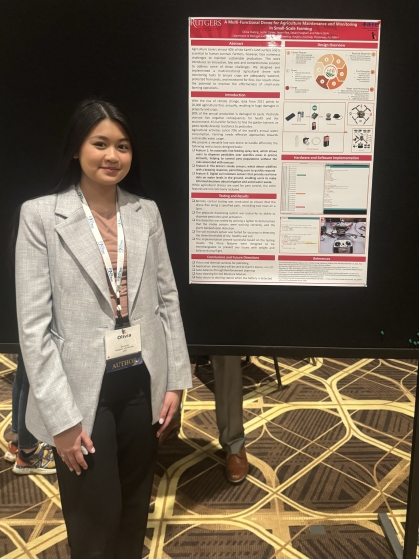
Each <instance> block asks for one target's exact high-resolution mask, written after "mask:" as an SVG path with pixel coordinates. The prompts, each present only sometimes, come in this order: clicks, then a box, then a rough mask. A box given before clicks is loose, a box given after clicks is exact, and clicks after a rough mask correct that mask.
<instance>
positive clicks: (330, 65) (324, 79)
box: [314, 54, 348, 89]
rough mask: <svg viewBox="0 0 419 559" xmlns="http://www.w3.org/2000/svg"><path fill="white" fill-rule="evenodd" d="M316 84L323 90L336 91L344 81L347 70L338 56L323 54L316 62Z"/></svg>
mask: <svg viewBox="0 0 419 559" xmlns="http://www.w3.org/2000/svg"><path fill="white" fill-rule="evenodd" d="M314 75H315V76H316V82H317V83H318V84H319V86H320V87H323V88H324V89H337V88H338V87H340V86H341V85H342V84H343V82H344V81H345V80H346V76H347V75H348V68H347V66H346V64H345V61H344V60H343V57H342V56H341V55H339V54H325V55H324V56H321V57H320V58H319V59H318V61H317V62H316V66H315V70H314Z"/></svg>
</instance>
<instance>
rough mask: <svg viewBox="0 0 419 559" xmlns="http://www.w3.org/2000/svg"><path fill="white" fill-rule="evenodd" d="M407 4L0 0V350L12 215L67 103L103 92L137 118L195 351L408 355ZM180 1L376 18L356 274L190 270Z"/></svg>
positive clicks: (412, 299)
mask: <svg viewBox="0 0 419 559" xmlns="http://www.w3.org/2000/svg"><path fill="white" fill-rule="evenodd" d="M418 11H419V10H418V2H417V0H400V1H399V2H397V3H394V2H383V1H382V0H371V1H370V2H364V1H363V0H351V2H347V1H343V0H334V1H333V2H332V1H330V0H323V1H322V2H312V1H309V0H293V1H292V2H281V1H274V0H257V1H256V0H252V1H251V0H241V1H238V0H229V2H226V1H219V0H211V1H196V0H195V1H190V0H176V1H175V0H173V1H171V2H170V1H167V0H166V1H163V0H153V1H150V2H144V1H139V0H136V1H132V0H119V1H116V0H100V1H98V0H88V1H86V0H84V1H83V2H79V1H74V0H73V1H72V2H69V3H64V2H56V1H51V0H43V1H35V0H30V1H29V0H22V1H21V2H11V1H10V0H8V1H4V2H2V4H1V7H0V30H1V32H0V41H1V57H0V60H1V63H0V64H1V74H0V76H1V82H0V88H1V99H2V103H1V123H0V130H1V159H2V166H1V173H0V176H1V195H2V209H3V217H2V219H1V222H0V238H1V243H0V251H1V254H0V256H1V263H2V265H1V270H2V273H1V281H0V304H1V310H2V315H1V316H2V319H1V321H0V350H2V351H12V350H13V349H16V346H14V345H12V344H15V343H17V342H18V336H17V327H16V318H15V305H14V286H13V280H12V277H13V274H12V270H11V265H10V263H9V261H8V259H7V237H8V235H9V233H10V227H11V225H10V219H11V217H12V214H13V212H14V211H15V209H16V208H17V207H18V206H19V204H21V203H22V202H23V201H24V200H26V199H27V198H30V197H32V196H36V195H40V194H43V193H45V192H46V191H47V190H48V188H50V186H51V181H52V178H53V174H54V169H55V162H56V160H57V157H58V154H59V152H60V145H61V140H62V132H63V129H64V127H65V124H66V122H67V119H68V117H69V115H70V113H71V112H72V110H73V108H74V106H75V104H76V103H77V102H78V101H79V100H81V99H82V98H84V97H87V96H92V95H100V96H102V97H103V98H106V99H109V100H111V101H114V102H116V103H117V104H120V105H122V107H123V108H124V109H125V110H126V111H127V112H128V113H129V114H130V115H131V117H132V119H133V120H134V123H135V125H136V127H137V129H138V131H139V136H140V145H141V159H142V164H143V174H142V176H143V184H144V186H145V188H146V189H147V191H148V193H149V196H150V197H151V198H153V199H155V200H156V202H157V203H158V205H159V207H160V210H161V213H162V216H163V221H164V224H165V228H166V234H167V239H168V245H169V250H170V254H171V258H172V262H173V267H174V271H175V275H176V280H177V284H178V288H179V292H180V300H181V306H182V312H183V317H184V323H185V328H186V334H187V340H188V343H189V344H190V348H191V352H192V353H211V352H212V353H216V352H218V353H243V354H245V353H264V352H270V354H271V355H274V354H286V353H288V354H295V355H309V354H312V355H314V354H315V353H317V354H318V355H320V354H322V355H331V354H336V355H341V356H344V355H354V356H362V355H368V356H371V357H373V356H382V357H384V356H386V355H388V356H393V357H396V356H399V357H402V356H404V357H409V356H410V357H415V356H416V353H415V349H414V345H413V341H416V340H417V341H418V342H419V336H418V335H417V332H419V320H418V307H419V305H418V303H419V289H418V287H417V282H418V261H419V251H418V247H419V234H418V230H419V227H418V221H419V220H418V206H419V188H418V184H417V158H418V156H417V147H418V142H417V126H418V122H419V120H418V110H417V108H418V101H417V99H418V85H419V80H418V77H417V76H418V73H417V66H418V64H417V61H418V60H419V58H418V48H417V29H416V26H417V21H418V17H417V16H418ZM189 16H205V17H207V16H208V17H210V16H211V17H212V16H214V17H272V18H286V17H292V18H350V19H381V20H382V37H381V52H380V67H379V87H378V114H377V126H376V140H375V144H376V145H375V165H374V182H373V196H372V215H371V231H370V253H369V272H368V287H366V288H336V287H330V288H327V287H284V286H253V287H252V286H223V285H193V286H190V285H189V283H188V40H187V37H188V27H187V26H188V17H189ZM381 331H384V336H383V335H382V334H381V333H380V332H381ZM409 339H411V340H412V343H409ZM225 346H227V347H225ZM242 346H246V348H244V347H242ZM260 346H262V347H260ZM314 348H315V349H314Z"/></svg>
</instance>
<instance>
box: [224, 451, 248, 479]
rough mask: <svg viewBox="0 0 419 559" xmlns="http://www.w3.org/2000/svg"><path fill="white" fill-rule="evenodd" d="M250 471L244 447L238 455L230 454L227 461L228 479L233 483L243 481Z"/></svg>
mask: <svg viewBox="0 0 419 559" xmlns="http://www.w3.org/2000/svg"><path fill="white" fill-rule="evenodd" d="M248 471H249V462H248V461H247V455H246V449H245V447H243V448H242V449H241V450H240V452H238V453H237V454H228V455H227V460H226V473H227V479H228V481H230V482H231V483H240V482H241V481H243V480H244V479H245V478H246V476H247V472H248Z"/></svg>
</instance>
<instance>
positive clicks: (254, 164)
mask: <svg viewBox="0 0 419 559" xmlns="http://www.w3.org/2000/svg"><path fill="white" fill-rule="evenodd" d="M379 41H380V22H379V21H371V20H365V21H364V20H316V19H307V20H301V19H286V20H283V19H275V20H274V19H244V18H225V19H222V18H211V17H208V18H207V17H194V18H190V20H189V162H190V164H189V173H190V175H189V184H190V187H189V188H190V215H189V220H190V223H189V225H190V240H189V246H190V263H189V276H190V282H191V283H236V284H276V285H281V284H284V285H327V286H331V285H336V286H342V285H346V286H365V285H366V284H367V267H368V243H369V225H370V207H371V186H372V175H373V162H374V136H375V121H376V118H375V115H376V104H377V77H378V55H379Z"/></svg>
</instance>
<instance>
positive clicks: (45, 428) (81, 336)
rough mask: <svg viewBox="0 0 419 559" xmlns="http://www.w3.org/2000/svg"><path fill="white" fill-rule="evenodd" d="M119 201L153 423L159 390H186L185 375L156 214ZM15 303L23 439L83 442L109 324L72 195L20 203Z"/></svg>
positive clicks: (128, 199)
mask: <svg viewBox="0 0 419 559" xmlns="http://www.w3.org/2000/svg"><path fill="white" fill-rule="evenodd" d="M118 200H119V204H120V211H121V218H122V223H123V227H124V234H125V242H126V250H127V276H128V278H127V279H128V308H129V316H130V321H131V324H132V325H135V324H140V326H141V338H142V340H141V341H142V356H143V359H144V362H145V364H146V365H147V368H148V370H149V372H150V377H151V395H152V396H151V397H152V409H153V423H155V422H156V421H158V418H159V413H160V410H161V406H162V402H163V399H164V395H165V393H166V391H167V390H178V389H184V388H190V387H191V369H190V364H189V358H188V352H187V348H186V341H185V335H184V331H183V325H182V319H181V316H180V310H179V300H178V293H177V289H176V284H175V280H174V277H173V272H172V267H171V264H170V260H169V255H168V252H167V247H166V240H165V236H164V231H163V225H162V222H161V218H160V214H159V211H158V209H157V206H156V204H155V203H154V202H152V201H150V200H144V199H142V198H139V197H138V196H134V195H133V194H129V193H128V192H126V191H124V190H122V189H120V188H118ZM16 295H17V314H18V324H19V339H20V345H21V349H22V355H23V360H24V362H25V365H26V369H27V372H28V377H29V382H30V393H29V399H28V406H27V412H26V424H27V427H28V429H29V431H31V433H33V434H34V435H35V436H36V437H37V438H38V439H39V440H41V441H45V442H48V443H50V444H53V442H54V441H53V436H54V435H56V434H58V433H61V432H62V431H64V430H66V429H68V428H69V427H72V426H73V425H76V424H77V423H78V422H82V424H83V427H84V429H85V430H86V431H87V433H88V434H89V435H90V434H91V432H92V428H93V423H94V419H95V413H96V409H97V404H98V400H99V393H100V388H101V384H102V378H103V374H104V370H105V345H104V338H105V333H106V332H107V331H109V330H113V329H114V327H115V318H114V314H113V311H112V306H111V300H110V295H109V288H108V283H107V279H106V273H105V269H104V264H103V260H102V257H101V255H100V253H99V250H98V248H97V245H96V242H95V240H94V237H93V235H92V232H91V230H90V227H89V224H88V222H87V219H86V216H85V213H84V210H83V208H82V205H81V203H80V200H79V198H78V196H77V193H76V190H75V189H74V187H73V188H70V189H68V190H66V191H65V192H62V193H59V194H52V195H50V196H43V197H41V198H37V199H35V200H30V201H28V202H25V203H24V204H23V206H22V210H21V215H20V225H19V234H18V239H17V244H16ZM113 374H118V373H113ZM120 374H123V371H121V373H120Z"/></svg>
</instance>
